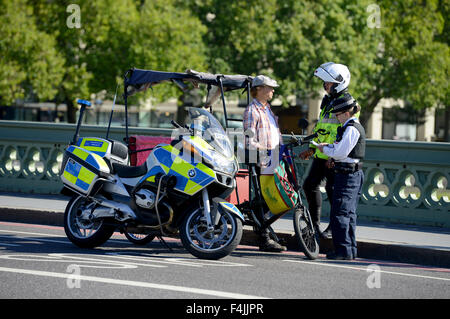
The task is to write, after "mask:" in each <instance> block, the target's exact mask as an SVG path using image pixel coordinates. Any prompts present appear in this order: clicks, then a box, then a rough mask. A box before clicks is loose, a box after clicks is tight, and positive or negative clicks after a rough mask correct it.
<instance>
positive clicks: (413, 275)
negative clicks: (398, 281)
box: [283, 259, 450, 281]
mask: <svg viewBox="0 0 450 319" xmlns="http://www.w3.org/2000/svg"><path fill="white" fill-rule="evenodd" d="M283 261H288V262H292V263H300V264H311V265H318V266H325V267H335V268H346V269H352V270H360V271H364V272H367V269H368V268H367V267H354V266H347V265H337V264H329V263H325V262H321V261H304V260H292V259H284V260H283ZM373 264H376V263H375V262H374V263H373ZM380 273H385V274H391V275H399V276H407V277H417V278H424V279H434V280H443V281H450V278H442V277H432V276H423V275H415V274H408V273H402V272H395V271H387V270H380Z"/></svg>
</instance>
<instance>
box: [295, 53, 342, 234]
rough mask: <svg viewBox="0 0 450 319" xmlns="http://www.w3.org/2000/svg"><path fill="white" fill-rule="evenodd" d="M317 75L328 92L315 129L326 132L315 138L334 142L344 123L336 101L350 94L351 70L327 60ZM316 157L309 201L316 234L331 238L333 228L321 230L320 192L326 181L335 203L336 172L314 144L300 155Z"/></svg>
mask: <svg viewBox="0 0 450 319" xmlns="http://www.w3.org/2000/svg"><path fill="white" fill-rule="evenodd" d="M314 76H317V77H318V78H320V79H321V80H322V81H323V88H324V89H325V91H326V93H327V94H326V95H325V96H324V97H323V100H322V103H321V105H320V109H321V112H320V116H319V119H318V122H317V124H316V126H315V127H314V132H318V131H319V132H322V134H319V136H318V137H317V138H316V139H315V142H316V143H330V144H332V143H333V142H334V141H335V139H336V134H337V129H338V127H340V126H341V123H340V122H339V120H338V119H337V118H336V116H335V115H334V113H332V111H333V108H334V106H333V104H334V102H335V101H336V100H337V99H338V98H340V97H343V96H344V94H348V86H349V84H350V71H349V69H348V68H347V66H345V65H343V64H337V63H334V62H327V63H324V64H322V65H320V66H319V67H318V68H317V69H316V70H315V71H314ZM311 156H313V163H312V165H311V169H310V171H309V174H308V176H307V177H306V179H305V181H304V183H303V189H304V191H305V195H306V199H307V201H308V207H309V211H310V213H311V218H312V219H313V223H314V226H315V229H316V233H318V234H319V236H320V237H322V238H329V237H330V236H331V229H330V227H328V228H327V229H326V230H325V231H324V232H323V233H322V232H321V230H320V215H321V210H322V194H321V192H320V188H319V187H320V184H321V183H322V181H323V180H324V179H325V180H326V186H325V189H326V192H327V195H328V200H329V202H330V204H331V200H332V195H333V184H334V172H333V170H332V169H331V168H330V167H328V165H329V162H328V160H329V157H328V156H327V155H326V154H324V153H323V152H322V151H321V150H319V149H317V148H316V147H315V146H313V145H310V148H309V149H308V150H306V151H303V152H302V153H301V154H300V158H302V159H304V160H306V159H309V158H310V157H311Z"/></svg>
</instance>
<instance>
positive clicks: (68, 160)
mask: <svg viewBox="0 0 450 319" xmlns="http://www.w3.org/2000/svg"><path fill="white" fill-rule="evenodd" d="M109 172H110V170H109V167H108V165H107V164H106V162H105V161H104V159H103V158H101V157H100V156H99V155H97V154H95V153H92V152H89V151H87V150H84V149H82V148H79V147H76V146H70V147H69V148H68V149H67V150H66V154H65V160H64V161H63V165H62V173H61V180H62V182H63V183H64V185H65V186H67V187H69V188H71V189H74V190H76V191H77V192H79V193H81V194H89V193H90V192H91V190H92V188H93V186H94V184H95V182H96V181H97V179H98V178H99V175H101V174H108V173H109Z"/></svg>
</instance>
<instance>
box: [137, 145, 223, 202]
mask: <svg viewBox="0 0 450 319" xmlns="http://www.w3.org/2000/svg"><path fill="white" fill-rule="evenodd" d="M179 153H180V151H179V150H178V149H176V148H175V147H173V146H171V145H166V146H163V147H159V148H157V149H155V150H154V151H153V155H154V156H155V157H156V159H157V160H158V161H159V166H155V167H153V168H152V169H151V170H150V171H149V172H148V173H147V174H146V176H145V177H144V178H145V179H146V180H147V181H150V182H154V181H155V175H156V174H158V173H163V174H167V175H173V176H176V178H177V183H176V185H175V187H174V188H175V189H176V190H179V191H181V192H183V193H186V194H189V195H193V194H195V193H197V192H198V191H199V190H201V189H202V188H204V187H205V186H207V185H208V184H210V183H211V182H213V181H214V180H215V178H216V175H215V173H214V171H213V170H212V169H210V168H209V167H207V166H206V165H204V164H202V163H193V162H191V163H189V162H187V161H185V160H183V159H182V158H181V157H179V156H178V155H179Z"/></svg>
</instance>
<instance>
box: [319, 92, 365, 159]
mask: <svg viewBox="0 0 450 319" xmlns="http://www.w3.org/2000/svg"><path fill="white" fill-rule="evenodd" d="M346 92H347V91H345V90H344V91H342V92H341V94H340V95H338V96H336V97H335V98H333V99H330V100H329V101H328V103H327V105H323V107H322V110H321V112H320V116H319V121H318V122H317V124H316V126H315V127H314V130H313V133H316V132H317V131H318V130H320V129H323V130H325V131H326V132H325V134H320V133H319V135H318V136H317V137H316V138H315V139H314V141H315V142H316V143H328V144H333V143H334V141H336V134H337V129H338V127H340V126H342V124H341V123H340V122H339V120H338V119H337V118H336V114H335V113H331V111H332V110H333V106H331V107H330V104H332V103H333V102H334V101H335V100H336V99H338V98H340V97H342V96H343V95H344V93H346ZM359 113H360V112H358V113H356V114H355V116H356V117H357V118H359ZM310 148H315V149H316V151H315V153H314V157H317V158H322V159H325V160H327V159H328V156H327V155H325V154H324V153H322V152H321V151H320V150H319V149H318V148H316V147H315V146H314V145H312V144H311V145H310Z"/></svg>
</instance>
